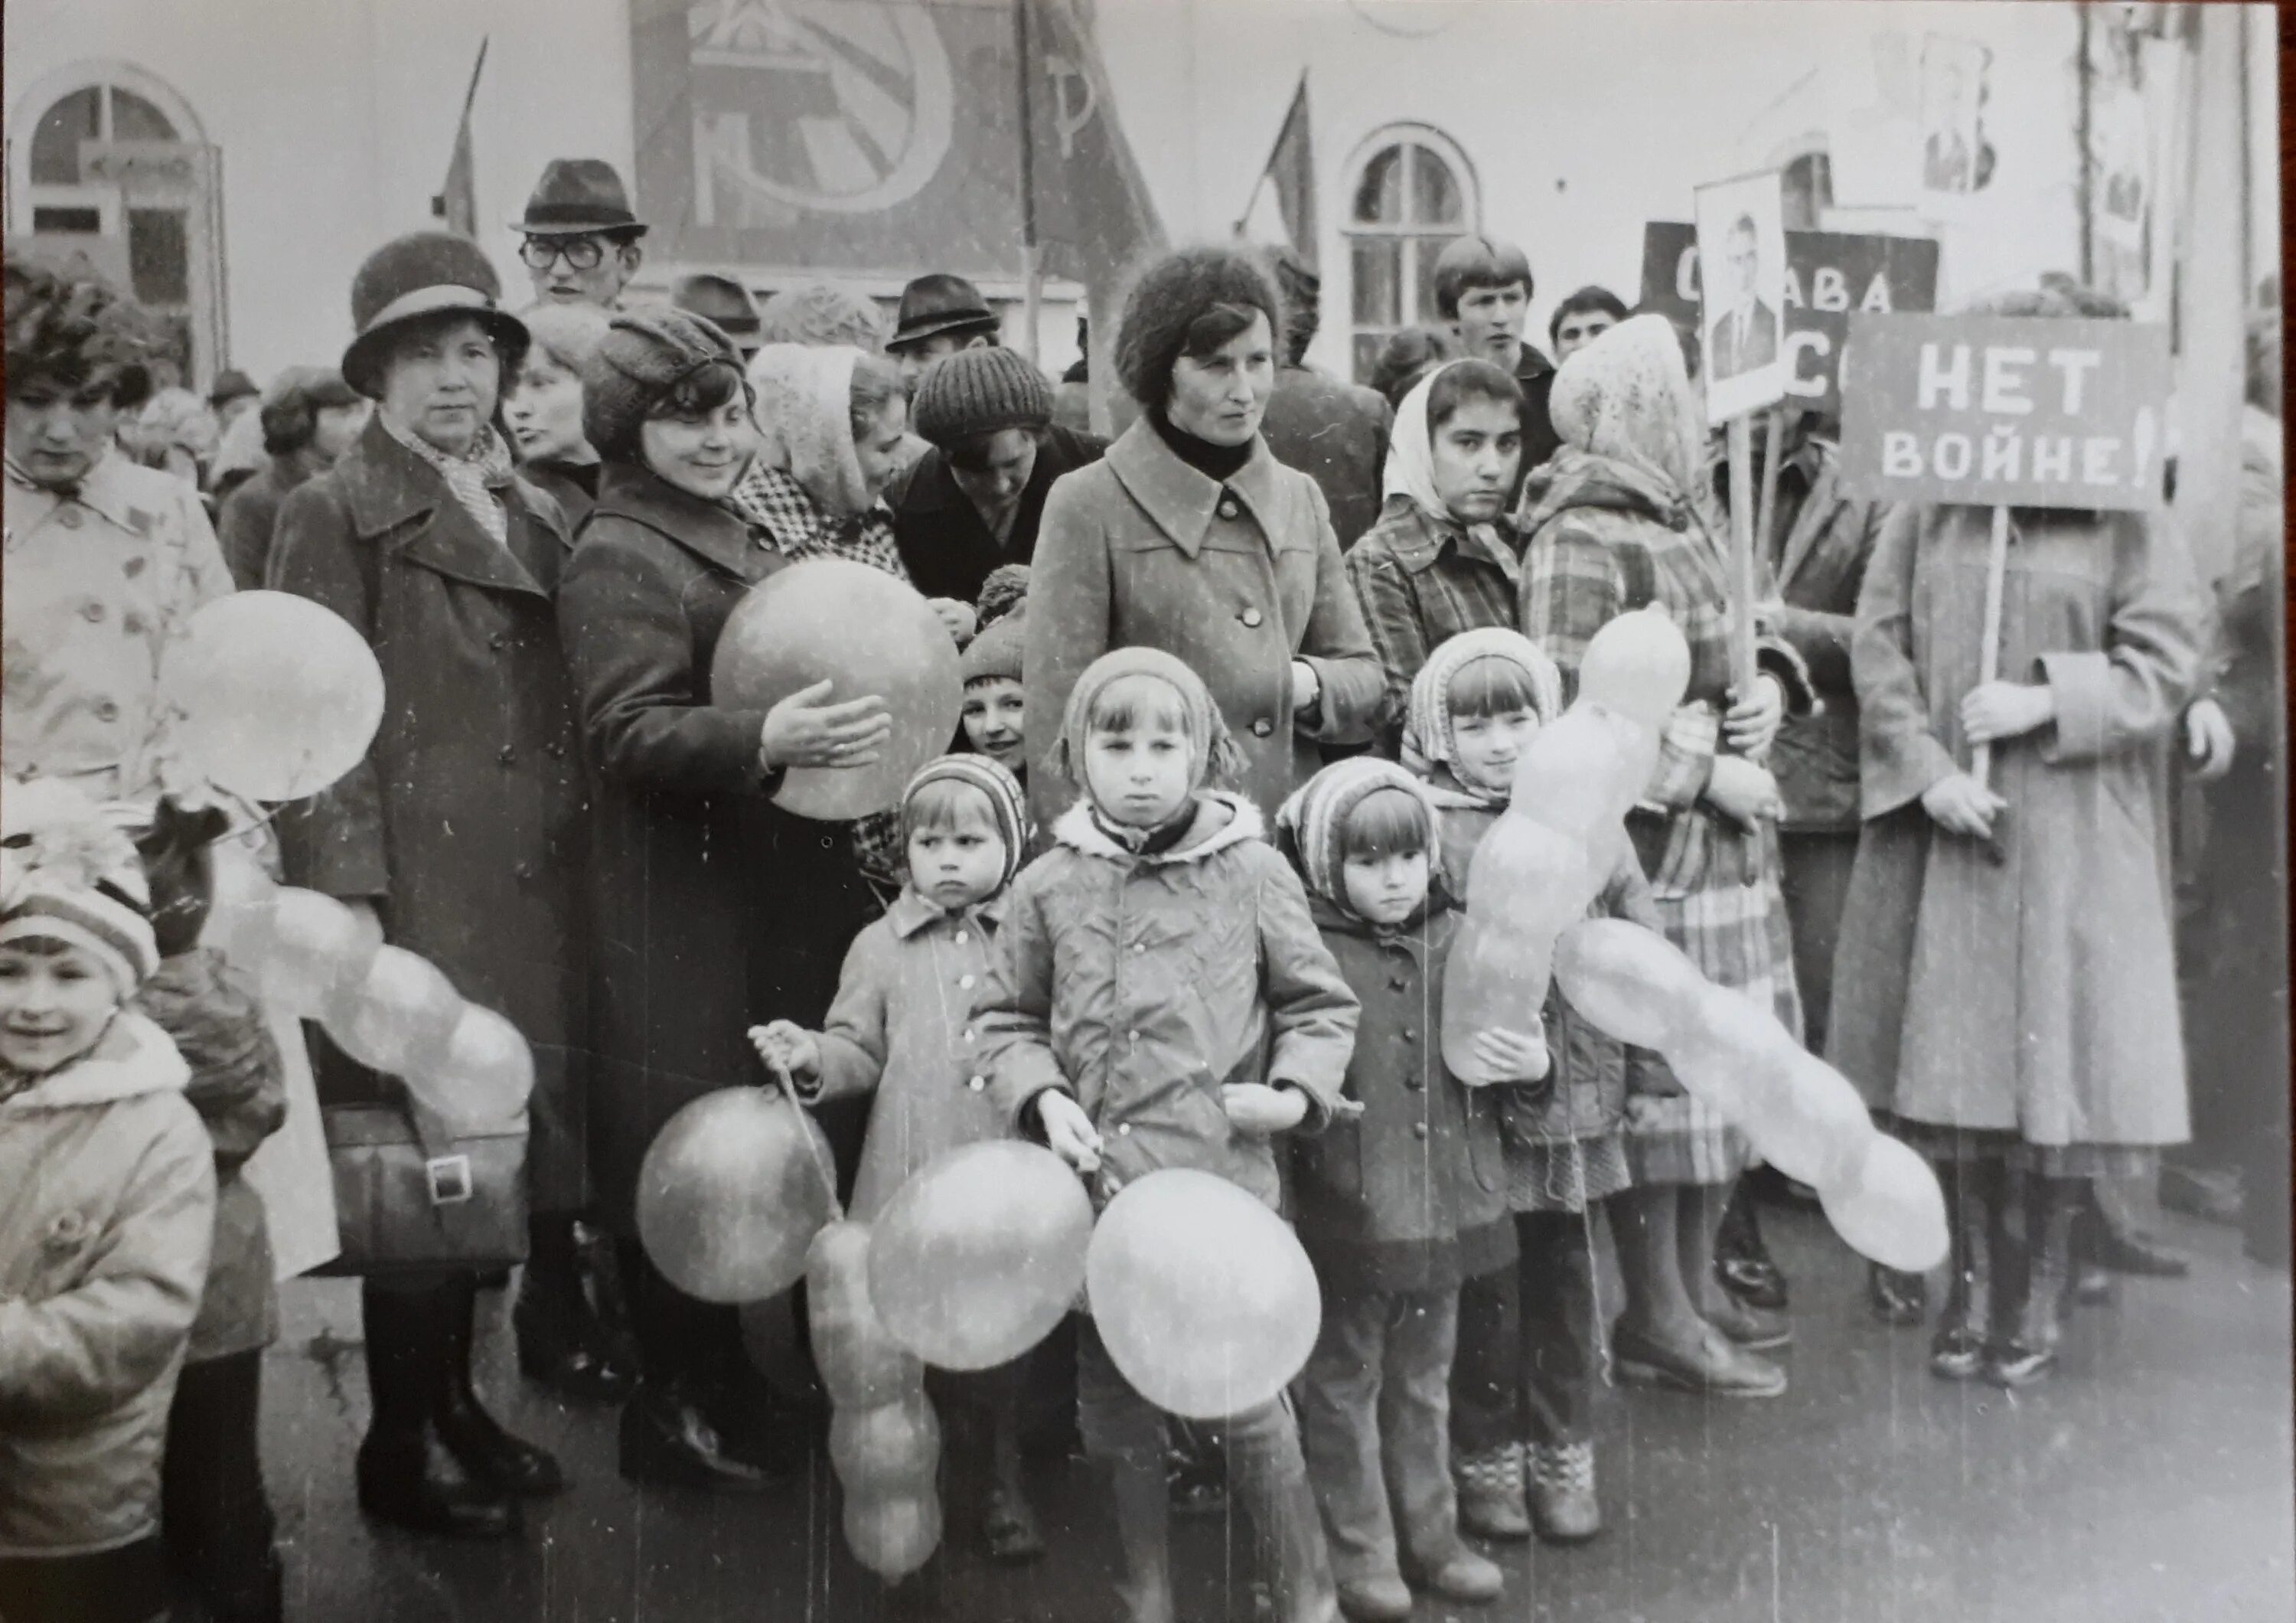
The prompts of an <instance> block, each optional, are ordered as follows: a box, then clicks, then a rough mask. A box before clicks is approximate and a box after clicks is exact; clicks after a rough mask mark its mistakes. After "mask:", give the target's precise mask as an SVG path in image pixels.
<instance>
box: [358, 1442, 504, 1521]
mask: <svg viewBox="0 0 2296 1623" xmlns="http://www.w3.org/2000/svg"><path fill="white" fill-rule="evenodd" d="M357 1477H358V1503H359V1509H360V1510H362V1511H364V1512H366V1513H367V1514H368V1515H370V1516H372V1517H373V1518H374V1519H375V1520H378V1521H387V1522H389V1523H390V1524H391V1525H392V1526H394V1527H400V1528H406V1530H407V1531H409V1532H411V1533H429V1534H433V1535H436V1536H442V1537H447V1538H507V1537H509V1536H511V1535H512V1534H513V1533H515V1532H517V1531H518V1528H519V1514H518V1501H517V1500H515V1499H513V1498H512V1497H511V1496H510V1495H507V1494H505V1493H504V1492H503V1491H502V1490H501V1489H500V1488H498V1487H495V1485H494V1484H493V1483H491V1482H488V1481H486V1480H483V1479H480V1477H479V1476H478V1475H477V1474H476V1473H474V1472H472V1471H471V1470H470V1469H469V1468H468V1467H467V1466H465V1465H464V1464H463V1462H461V1460H460V1459H458V1458H457V1457H456V1456H455V1452H454V1450H452V1449H450V1448H448V1447H447V1445H446V1442H445V1441H444V1439H442V1438H440V1437H439V1434H438V1431H437V1430H436V1429H435V1428H430V1427H424V1428H422V1429H419V1430H415V1431H411V1432H398V1431H395V1430H385V1429H380V1428H378V1429H373V1430H370V1431H369V1432H368V1433H367V1435H366V1440H365V1442H363V1443H361V1444H360V1445H359V1451H358V1462H357Z"/></svg>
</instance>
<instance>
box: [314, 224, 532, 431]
mask: <svg viewBox="0 0 2296 1623" xmlns="http://www.w3.org/2000/svg"><path fill="white" fill-rule="evenodd" d="M501 297H502V283H501V281H500V279H499V278H497V277H496V275H495V268H494V266H493V264H492V263H491V262H490V261H489V260H488V258H487V256H486V251H485V250H483V249H481V248H480V246H479V245H478V244H477V243H474V242H472V241H471V239H470V238H469V237H466V236H458V235H455V233H453V232H451V231H417V232H414V233H413V234H412V235H407V236H401V237H394V238H392V239H391V240H390V241H389V242H388V243H384V244H383V245H382V246H381V247H380V248H378V249H376V250H375V251H373V253H371V254H369V255H367V256H366V262H365V264H363V265H361V266H360V267H359V268H358V275H357V276H353V277H352V278H351V325H352V326H353V327H354V328H355V329H357V337H355V338H353V339H352V340H351V342H350V348H348V349H347V350H344V351H343V381H344V382H345V383H348V384H349V385H350V386H351V387H352V388H354V389H356V390H357V391H359V392H360V393H361V394H363V395H365V396H366V397H367V398H368V399H370V400H376V399H380V398H381V385H382V380H381V375H380V373H381V364H382V361H383V359H384V358H385V357H386V356H387V355H388V354H389V350H390V340H391V335H392V334H394V333H395V332H397V331H398V329H400V328H402V327H404V326H406V325H407V324H408V323H410V322H414V321H421V320H424V319H427V318H430V317H438V316H468V317H471V318H472V319H474V320H476V321H477V322H478V323H479V324H480V325H481V326H484V327H485V328H486V329H487V331H488V333H490V334H493V336H494V341H495V342H496V344H497V345H498V346H500V348H501V350H502V352H503V364H504V370H505V371H507V370H510V369H512V368H514V367H517V365H518V363H519V361H520V360H521V358H523V357H524V356H525V354H526V349H527V345H528V343H529V342H531V341H530V339H529V336H528V334H527V330H526V324H525V323H524V322H522V321H521V320H520V319H519V318H518V317H515V316H513V315H512V314H511V313H510V312H509V311H507V310H505V309H502V308H501V305H500V303H499V302H498V301H499V300H500V299H501Z"/></svg>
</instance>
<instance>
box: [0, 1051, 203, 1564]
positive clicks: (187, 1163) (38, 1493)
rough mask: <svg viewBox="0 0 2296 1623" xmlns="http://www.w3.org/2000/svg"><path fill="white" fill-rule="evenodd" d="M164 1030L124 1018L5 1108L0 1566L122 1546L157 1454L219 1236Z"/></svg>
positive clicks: (0, 1107) (148, 1514)
mask: <svg viewBox="0 0 2296 1623" xmlns="http://www.w3.org/2000/svg"><path fill="white" fill-rule="evenodd" d="M186 1075H187V1072H186V1067H184V1061H183V1059H182V1058H181V1056H179V1055H178V1054H177V1053H176V1049H175V1045H174V1044H173V1043H171V1042H168V1038H167V1035H166V1034H165V1033H163V1032H161V1031H160V1028H159V1027H158V1026H154V1025H152V1023H151V1022H150V1021H149V1020H147V1019H145V1018H143V1017H142V1016H140V1015H136V1014H132V1013H123V1014H121V1015H120V1016H119V1017H118V1018H117V1019H115V1020H114V1021H113V1022H112V1026H111V1030H110V1031H109V1032H107V1033H106V1034H104V1036H103V1038H102V1041H101V1042H98V1043H97V1045H96V1047H95V1048H94V1050H93V1051H92V1052H90V1053H89V1054H87V1055H86V1056H85V1057H83V1058H82V1059H79V1060H78V1061H77V1062H75V1063H74V1064H72V1065H70V1066H67V1067H64V1068H63V1069H61V1070H60V1071H57V1072H55V1073H54V1074H53V1075H49V1076H47V1077H45V1078H44V1079H42V1080H41V1081H40V1082H39V1083H37V1084H36V1085H34V1086H32V1087H29V1088H27V1089H25V1090H24V1091H23V1092H20V1093H17V1094H15V1095H13V1096H12V1097H11V1098H9V1099H6V1100H0V1560H5V1559H8V1558H11V1557H16V1556H59V1555H77V1554H84V1553H92V1552H95V1551H101V1550H113V1549H118V1548H119V1546H121V1545H129V1544H133V1543H135V1541H136V1540H138V1539H141V1538H145V1537H148V1536H151V1535H152V1533H154V1532H156V1531H157V1530H158V1528H159V1520H160V1451H161V1448H162V1446H163V1445H164V1443H165V1439H166V1437H167V1429H168V1405H169V1404H170V1403H172V1402H173V1401H174V1400H175V1395H176V1372H177V1371H178V1370H180V1369H181V1368H182V1367H183V1362H184V1344H185V1341H186V1339H187V1338H188V1336H189V1333H190V1331H191V1327H192V1320H193V1317H194V1315H195V1314H197V1313H198V1311H199V1305H200V1291H201V1286H202V1285H203V1284H204V1283H205V1281H206V1278H207V1271H208V1243H209V1235H210V1234H211V1233H212V1232H213V1231H214V1228H215V1200H216V1193H215V1156H214V1152H213V1151H212V1150H211V1149H209V1145H208V1135H207V1130H206V1129H205V1128H204V1127H202V1126H201V1125H200V1118H199V1114H198V1112H197V1111H195V1110H193V1108H192V1107H191V1105H190V1104H189V1103H187V1102H186V1101H185V1100H184V1081H185V1079H186Z"/></svg>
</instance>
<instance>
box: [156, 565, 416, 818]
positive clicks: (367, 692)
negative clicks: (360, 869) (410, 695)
mask: <svg viewBox="0 0 2296 1623" xmlns="http://www.w3.org/2000/svg"><path fill="white" fill-rule="evenodd" d="M160 692H161V693H163V694H166V695H167V696H168V699H169V701H170V702H171V703H172V704H174V705H175V706H176V709H177V711H178V712H179V714H178V715H177V716H176V721H175V722H174V725H173V726H172V728H171V729H170V730H169V733H168V747H169V751H170V753H171V754H172V756H173V761H174V767H173V769H171V770H184V771H187V772H189V773H190V774H191V775H192V776H193V778H195V779H202V780H204V781H206V782H209V783H212V784H215V785H217V787H221V788H224V789H226V790H228V791H229V792H231V793H232V794H234V795H244V796H245V797H247V798H248V799H250V800H269V801H280V800H300V799H301V798H302V797H303V796H305V795H313V794H316V793H317V792H318V791H319V790H321V789H324V788H325V787H327V786H328V785H329V784H331V783H332V782H334V781H335V779H338V778H340V777H341V776H342V775H343V774H344V773H345V772H348V771H349V770H351V769H352V768H353V767H355V766H357V764H358V763H359V762H361V761H362V760H364V759H365V756H366V751H367V746H368V745H369V744H371V743H373V741H374V733H375V729H376V728H377V727H379V726H380V725H381V722H382V667H381V666H380V665H378V664H377V663H375V658H374V650H373V649H372V648H370V647H367V643H366V639H365V638H363V637H361V636H360V635H359V634H358V632H357V630H354V629H353V628H352V626H351V624H350V622H348V621H347V620H345V619H343V617H342V616H341V615H340V614H335V613H334V612H333V611H332V610H331V609H328V608H325V607H324V606H321V605H319V604H316V603H314V602H312V601H311V600H310V599H309V598H307V597H297V596H295V595H294V594H293V593H291V592H271V591H244V592H234V593H233V594H231V595H230V596H229V597H218V598H217V599H216V600H215V601H214V602H212V603H209V605H207V606H205V607H204V608H202V609H201V610H200V611H199V612H198V613H197V614H193V616H192V617H191V619H190V620H189V621H188V622H185V625H184V635H183V636H182V637H181V638H177V639H176V641H175V642H173V643H170V644H169V645H168V650H167V652H166V653H165V654H164V655H161V656H160Z"/></svg>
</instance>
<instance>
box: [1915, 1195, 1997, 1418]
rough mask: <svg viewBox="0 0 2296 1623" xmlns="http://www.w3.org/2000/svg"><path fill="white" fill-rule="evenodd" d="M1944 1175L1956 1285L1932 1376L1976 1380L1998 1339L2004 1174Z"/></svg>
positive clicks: (1936, 1344) (1933, 1355)
mask: <svg viewBox="0 0 2296 1623" xmlns="http://www.w3.org/2000/svg"><path fill="white" fill-rule="evenodd" d="M1944 1171H1945V1179H1944V1184H1945V1197H1946V1203H1947V1214H1946V1215H1947V1220H1948V1222H1949V1223H1951V1224H1952V1241H1953V1284H1952V1287H1951V1289H1948V1291H1947V1293H1946V1298H1945V1313H1944V1315H1943V1316H1942V1317H1941V1318H1940V1319H1939V1321H1938V1328H1937V1334H1936V1335H1935V1336H1934V1337H1932V1338H1931V1340H1930V1372H1931V1374H1933V1375H1935V1376H1937V1377H1938V1378H1939V1380H1973V1379H1975V1377H1976V1376H1978V1375H1979V1374H1980V1373H1981V1372H1983V1370H1984V1368H1985V1355H1986V1349H1987V1347H1989V1345H1990V1343H1991V1340H1992V1315H1993V1297H1994V1269H1995V1266H1996V1265H1997V1263H1998V1262H1999V1261H2000V1260H2001V1259H2000V1258H1998V1257H1997V1256H1996V1255H1995V1253H1996V1251H1997V1246H1996V1245H1995V1243H1994V1242H1995V1240H1997V1238H1998V1237H1999V1235H1998V1231H1999V1227H2000V1216H2001V1212H2000V1190H1999V1184H1998V1172H1997V1169H1993V1168H1984V1169H1980V1168H1978V1167H1974V1166H1968V1165H1966V1164H1964V1165H1961V1166H1947V1167H1946V1168H1945V1169H1944ZM1985 1174H1992V1175H1990V1176H1988V1175H1985Z"/></svg>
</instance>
